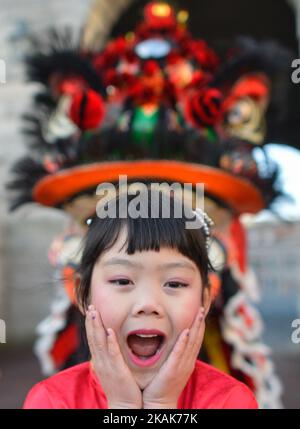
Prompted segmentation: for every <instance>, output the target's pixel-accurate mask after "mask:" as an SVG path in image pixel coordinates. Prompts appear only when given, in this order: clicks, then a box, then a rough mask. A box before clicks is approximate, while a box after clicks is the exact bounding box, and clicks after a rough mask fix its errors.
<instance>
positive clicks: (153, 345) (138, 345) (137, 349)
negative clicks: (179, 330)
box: [127, 332, 165, 363]
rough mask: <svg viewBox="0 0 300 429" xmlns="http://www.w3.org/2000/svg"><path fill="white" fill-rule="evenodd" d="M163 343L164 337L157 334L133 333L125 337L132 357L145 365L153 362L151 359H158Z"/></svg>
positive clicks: (161, 334)
mask: <svg viewBox="0 0 300 429" xmlns="http://www.w3.org/2000/svg"><path fill="white" fill-rule="evenodd" d="M164 342H165V335H164V334H163V333H157V332H151V333H149V332H147V333H144V332H143V333H140V332H133V333H130V334H129V335H128V337H127V344H128V347H129V349H130V351H131V352H132V354H133V356H134V357H135V358H136V359H137V360H138V361H144V362H145V363H146V361H149V362H150V361H151V362H153V358H155V357H156V356H157V357H159V355H160V351H161V349H162V346H163V344H164ZM136 359H135V361H136Z"/></svg>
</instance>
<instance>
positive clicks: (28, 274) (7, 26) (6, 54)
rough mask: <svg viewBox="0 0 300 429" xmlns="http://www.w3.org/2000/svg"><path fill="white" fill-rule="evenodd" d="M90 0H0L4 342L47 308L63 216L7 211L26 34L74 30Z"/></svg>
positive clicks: (27, 95)
mask: <svg viewBox="0 0 300 429" xmlns="http://www.w3.org/2000/svg"><path fill="white" fill-rule="evenodd" d="M90 4H91V0H50V1H49V0H0V11H1V12H0V60H4V61H5V66H6V83H0V319H3V320H5V322H6V328H7V344H10V343H14V342H20V341H28V340H30V339H31V337H33V336H34V332H33V330H34V327H35V326H36V324H37V323H38V321H40V320H41V319H42V318H43V317H45V316H46V315H47V313H48V310H49V301H50V298H51V292H52V289H51V279H52V270H51V267H50V266H49V264H48V262H47V249H48V246H49V244H50V243H51V240H52V238H53V236H54V235H55V234H57V233H58V232H60V231H61V230H62V229H63V227H64V224H65V223H66V218H65V217H64V216H63V215H62V214H61V213H59V212H58V211H56V210H47V209H45V208H41V207H35V206H29V205H28V206H27V207H24V208H22V209H20V210H18V211H17V212H16V213H13V214H8V210H7V197H6V194H5V189H4V183H5V182H6V181H7V179H8V172H9V168H10V167H11V165H12V164H13V162H14V161H15V160H16V159H18V158H19V157H20V156H22V154H23V153H24V152H25V145H24V140H23V137H22V134H21V132H20V128H21V125H22V121H21V115H22V113H24V112H26V111H27V110H28V106H29V105H30V102H31V97H32V94H33V93H34V91H35V89H36V86H35V85H33V84H29V83H27V82H25V76H24V67H23V58H24V55H25V54H26V53H28V51H29V37H30V36H31V35H32V34H41V33H42V32H44V31H45V29H47V28H49V27H50V26H55V27H59V28H61V27H65V26H71V27H72V28H73V29H74V30H75V33H77V34H79V31H80V27H81V26H82V25H83V24H84V22H85V20H86V17H87V15H88V12H89V8H90Z"/></svg>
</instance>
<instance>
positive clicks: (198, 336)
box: [143, 307, 205, 409]
mask: <svg viewBox="0 0 300 429" xmlns="http://www.w3.org/2000/svg"><path fill="white" fill-rule="evenodd" d="M204 331H205V322H204V308H203V307H201V308H200V309H199V311H198V313H197V315H196V317H195V320H194V322H193V324H192V327H191V328H190V329H185V330H184V331H183V332H182V333H181V335H180V336H179V338H178V340H177V342H176V343H175V346H174V348H173V350H172V351H171V353H170V355H169V357H168V359H167V360H166V362H165V363H164V364H163V365H162V367H161V368H160V370H159V371H158V373H157V375H156V376H155V377H154V378H153V380H152V381H151V382H150V384H148V386H147V387H146V388H145V389H144V391H143V408H152V409H155V408H165V409H170V408H177V402H178V399H179V396H180V394H181V393H182V391H183V389H184V388H185V386H186V384H187V382H188V379H189V378H190V376H191V374H192V372H193V371H194V368H195V362H196V359H197V357H198V353H199V349H200V347H201V344H202V341H203V337H204Z"/></svg>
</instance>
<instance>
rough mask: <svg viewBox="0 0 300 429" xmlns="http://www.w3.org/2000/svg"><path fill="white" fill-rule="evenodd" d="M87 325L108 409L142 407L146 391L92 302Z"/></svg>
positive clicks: (92, 352)
mask: <svg viewBox="0 0 300 429" xmlns="http://www.w3.org/2000/svg"><path fill="white" fill-rule="evenodd" d="M85 326H86V333H87V340H88V344H89V348H90V352H91V355H92V362H93V367H94V371H95V373H96V375H97V377H98V379H99V382H100V384H101V386H102V388H103V390H104V392H105V395H106V397H107V400H108V408H135V409H136V408H142V405H143V400H142V392H141V390H140V388H139V387H138V385H137V383H136V381H135V380H134V378H133V375H132V373H131V371H130V369H129V368H128V366H127V365H126V363H125V361H124V359H123V356H122V354H121V351H120V347H119V344H118V340H117V338H116V335H115V333H114V331H113V330H112V329H108V330H107V333H106V330H105V327H104V325H103V322H102V319H101V317H100V314H99V313H98V311H97V310H95V308H94V306H92V305H90V306H89V308H88V311H87V312H86V318H85Z"/></svg>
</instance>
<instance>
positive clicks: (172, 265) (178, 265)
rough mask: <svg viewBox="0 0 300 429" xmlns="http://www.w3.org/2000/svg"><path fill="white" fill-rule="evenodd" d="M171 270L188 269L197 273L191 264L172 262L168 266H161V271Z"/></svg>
mask: <svg viewBox="0 0 300 429" xmlns="http://www.w3.org/2000/svg"><path fill="white" fill-rule="evenodd" d="M170 268H188V269H189V270H192V271H195V267H194V266H193V265H192V264H190V263H189V262H184V261H182V262H170V263H168V264H162V265H159V269H161V270H164V269H170Z"/></svg>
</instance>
